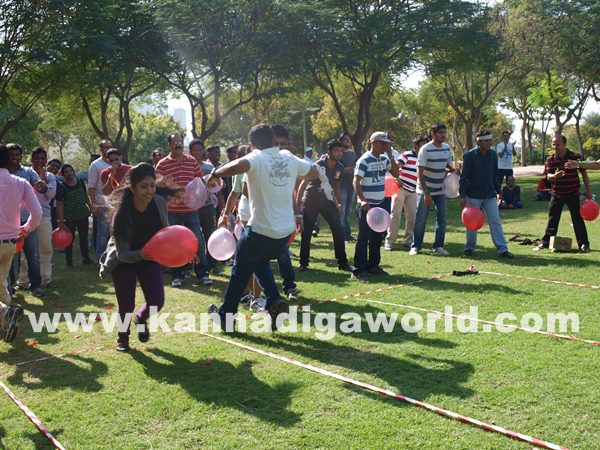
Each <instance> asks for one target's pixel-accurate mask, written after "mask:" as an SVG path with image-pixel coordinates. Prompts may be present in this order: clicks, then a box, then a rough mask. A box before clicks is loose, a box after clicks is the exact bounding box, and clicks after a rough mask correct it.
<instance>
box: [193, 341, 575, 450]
mask: <svg viewBox="0 0 600 450" xmlns="http://www.w3.org/2000/svg"><path fill="white" fill-rule="evenodd" d="M201 334H203V335H205V336H208V337H210V338H213V339H216V340H219V341H222V342H225V343H227V344H230V345H235V346H237V347H240V348H242V349H244V350H248V351H251V352H254V353H258V354H260V355H263V356H268V357H269V358H273V359H277V360H279V361H283V362H285V363H288V364H292V365H294V366H297V367H301V368H303V369H306V370H310V371H312V372H315V373H318V374H321V375H325V376H327V377H329V378H334V379H336V380H340V381H343V382H344V383H348V384H351V385H353V386H357V387H359V388H361V389H364V390H367V391H371V392H376V393H378V394H381V395H385V396H388V397H392V398H395V399H396V400H400V401H402V402H405V403H408V404H410V405H412V406H416V407H419V408H423V409H426V410H428V411H432V412H435V413H437V414H440V415H442V416H445V417H450V418H451V419H454V420H458V421H460V422H463V423H467V424H470V425H473V426H475V427H478V428H481V429H483V430H486V431H491V432H495V433H499V434H501V435H503V436H506V437H509V438H512V439H516V440H519V441H523V442H528V443H530V444H533V445H536V446H538V447H542V448H547V449H551V450H567V449H566V448H565V447H561V446H560V445H556V444H553V443H551V442H548V441H544V440H542V439H538V438H535V437H532V436H528V435H526V434H522V433H517V432H516V431H512V430H509V429H507V428H503V427H500V426H497V425H493V424H491V423H487V422H482V421H481V420H477V419H473V418H471V417H468V416H463V415H462V414H458V413H455V412H453V411H449V410H447V409H443V408H440V407H438V406H435V405H432V404H430V403H425V402H422V401H420V400H415V399H412V398H410V397H406V396H404V395H400V394H397V393H395V392H393V391H390V390H387V389H383V388H380V387H377V386H374V385H372V384H367V383H363V382H362V381H358V380H354V379H352V378H348V377H345V376H343V375H339V374H337V373H334V372H331V371H329V370H326V369H322V368H320V367H316V366H313V365H311V364H306V363H303V362H300V361H297V360H295V359H291V358H287V357H285V356H280V355H277V354H275V353H271V352H267V351H265V350H261V349H258V348H255V347H251V346H249V345H246V344H242V343H241V342H237V341H232V340H231V339H226V338H223V337H219V336H214V335H212V334H208V333H201Z"/></svg>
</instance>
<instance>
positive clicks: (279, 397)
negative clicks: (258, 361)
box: [131, 349, 300, 427]
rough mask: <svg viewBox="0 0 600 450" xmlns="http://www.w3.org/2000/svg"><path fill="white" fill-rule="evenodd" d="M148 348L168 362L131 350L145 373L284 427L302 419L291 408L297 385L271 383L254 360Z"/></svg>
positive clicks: (200, 398) (202, 398)
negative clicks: (184, 354) (211, 357)
mask: <svg viewBox="0 0 600 450" xmlns="http://www.w3.org/2000/svg"><path fill="white" fill-rule="evenodd" d="M148 352H149V353H152V354H153V355H154V356H156V357H157V358H161V359H163V360H166V361H167V362H162V361H159V360H158V359H156V358H152V357H150V356H148V355H147V354H145V353H142V352H139V351H132V352H131V356H132V357H133V359H134V360H136V361H137V362H138V363H139V364H141V365H142V366H143V367H144V371H145V373H146V375H148V376H149V377H151V378H153V379H155V380H157V381H159V382H161V383H165V382H166V383H169V384H173V385H178V386H181V387H182V388H183V389H185V390H186V391H187V392H188V393H189V394H190V395H192V396H193V397H194V398H195V399H196V400H198V401H200V402H203V403H206V404H209V405H210V404H219V405H222V406H226V407H229V408H235V409H238V410H240V411H241V412H243V413H245V414H249V415H252V416H255V417H257V418H258V419H260V420H263V421H265V422H269V423H272V424H274V425H278V426H282V427H288V426H291V425H293V424H295V423H296V422H298V421H300V416H299V415H298V414H296V413H293V412H291V411H290V410H289V406H290V403H291V396H292V393H293V391H294V390H295V389H296V388H297V387H298V386H296V385H295V384H292V383H289V382H285V381H283V382H279V383H278V384H277V385H275V386H270V385H268V384H266V383H264V382H262V381H260V380H259V379H258V378H257V377H256V376H255V375H254V373H253V371H252V361H249V360H247V361H244V362H242V363H241V364H240V365H239V366H235V365H233V364H231V363H228V362H226V361H221V360H218V359H217V360H210V361H202V360H197V361H190V360H189V359H187V358H184V357H182V356H178V355H174V354H172V353H167V352H165V351H162V350H159V349H150V350H148Z"/></svg>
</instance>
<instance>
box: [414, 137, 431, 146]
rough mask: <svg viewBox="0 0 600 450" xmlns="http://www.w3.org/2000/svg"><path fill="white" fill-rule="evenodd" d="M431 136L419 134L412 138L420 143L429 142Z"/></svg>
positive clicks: (416, 142)
mask: <svg viewBox="0 0 600 450" xmlns="http://www.w3.org/2000/svg"><path fill="white" fill-rule="evenodd" d="M428 141H429V138H428V137H427V136H417V137H416V138H414V139H413V140H412V143H413V144H420V143H421V142H428Z"/></svg>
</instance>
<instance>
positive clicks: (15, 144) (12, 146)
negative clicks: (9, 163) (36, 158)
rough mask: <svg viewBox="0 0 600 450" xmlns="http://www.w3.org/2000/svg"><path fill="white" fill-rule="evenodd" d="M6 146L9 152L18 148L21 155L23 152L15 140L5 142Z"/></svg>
mask: <svg viewBox="0 0 600 450" xmlns="http://www.w3.org/2000/svg"><path fill="white" fill-rule="evenodd" d="M6 148H7V149H8V151H9V152H10V151H11V150H18V151H19V153H20V154H21V155H22V154H23V147H21V146H20V145H19V144H17V143H16V142H11V143H10V144H6Z"/></svg>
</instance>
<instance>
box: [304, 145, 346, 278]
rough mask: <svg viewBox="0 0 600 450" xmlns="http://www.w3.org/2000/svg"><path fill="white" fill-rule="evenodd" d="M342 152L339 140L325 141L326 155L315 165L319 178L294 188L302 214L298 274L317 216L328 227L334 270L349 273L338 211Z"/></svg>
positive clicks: (306, 255) (307, 254) (308, 251)
mask: <svg viewBox="0 0 600 450" xmlns="http://www.w3.org/2000/svg"><path fill="white" fill-rule="evenodd" d="M343 152H344V150H343V145H342V143H341V142H340V141H338V140H337V139H332V140H331V141H329V142H328V143H327V154H326V155H323V156H322V157H321V158H320V159H319V160H318V161H317V162H316V163H315V167H316V168H317V172H318V174H319V177H318V178H317V179H315V180H312V181H307V180H304V181H302V183H300V187H299V188H298V192H297V195H296V201H297V203H298V210H301V211H302V216H303V219H304V231H303V232H302V242H301V244H300V271H301V272H303V271H305V270H306V269H307V267H308V262H309V259H310V240H311V237H312V233H311V232H310V230H311V229H312V228H313V225H314V223H315V221H316V219H317V216H318V215H319V214H321V215H322V216H323V218H324V219H325V220H326V221H327V223H328V224H329V228H331V234H332V235H333V247H334V251H335V258H336V259H337V263H338V268H339V269H340V270H345V271H348V272H350V271H352V268H351V267H350V265H349V264H348V258H347V257H346V249H345V247H344V233H343V231H342V224H341V222H340V216H339V210H340V209H341V204H340V179H341V177H342V173H343V172H344V166H343V165H342V164H341V163H340V161H341V159H342V154H343ZM301 206H302V207H301Z"/></svg>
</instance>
